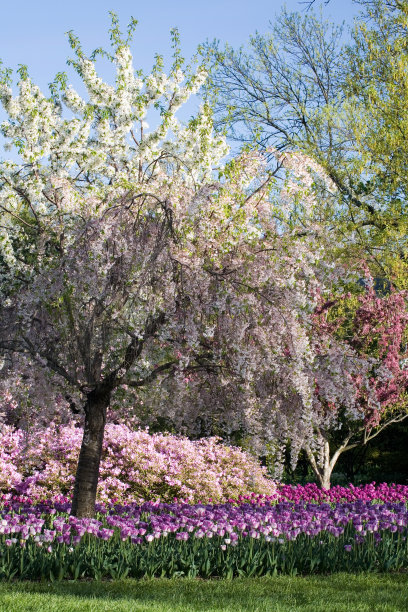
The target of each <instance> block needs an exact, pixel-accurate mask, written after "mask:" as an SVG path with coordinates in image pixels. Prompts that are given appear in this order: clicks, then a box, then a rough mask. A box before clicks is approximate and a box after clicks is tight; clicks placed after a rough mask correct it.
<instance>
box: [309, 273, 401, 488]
mask: <svg viewBox="0 0 408 612" xmlns="http://www.w3.org/2000/svg"><path fill="white" fill-rule="evenodd" d="M367 274H368V273H367ZM366 280H367V282H368V286H367V288H366V290H365V291H364V292H363V293H360V294H359V295H357V296H354V297H353V296H351V295H350V294H348V295H343V296H340V297H337V298H336V297H334V299H330V300H327V299H324V300H322V301H321V304H320V306H319V307H318V308H317V309H316V311H315V317H314V318H315V343H316V345H315V350H316V355H317V362H318V364H319V366H318V368H317V369H316V378H315V383H316V388H315V398H314V414H315V421H314V425H313V430H314V434H315V435H314V438H313V439H314V440H315V441H318V442H319V444H317V445H316V444H314V445H313V444H311V443H310V442H309V441H308V439H307V438H305V443H304V449H305V451H306V454H307V457H308V459H309V461H310V463H311V466H312V468H313V471H314V472H315V474H316V476H317V478H318V480H319V483H320V484H321V486H323V487H324V488H326V489H328V488H330V477H331V474H332V471H333V469H334V466H335V464H336V462H337V460H338V458H339V457H340V455H341V454H342V453H344V452H345V451H348V450H351V449H352V448H355V447H356V446H359V445H361V444H367V442H369V441H370V440H371V439H372V438H374V437H375V436H377V435H378V434H379V433H380V432H381V431H383V429H384V428H385V427H387V426H388V425H390V424H391V423H396V422H399V421H402V420H404V419H405V418H407V417H408V411H407V406H408V404H407V399H408V397H407V389H408V369H407V368H406V363H407V345H406V331H407V325H408V313H407V306H406V298H407V295H406V292H401V291H400V292H398V291H395V290H393V289H391V291H390V293H389V294H388V295H377V293H376V291H375V289H374V283H373V279H372V277H370V276H369V275H368V277H367V279H366ZM336 379H338V380H336ZM341 382H343V388H342V387H341V384H340V383H341ZM339 390H342V392H341V394H339ZM350 399H352V400H353V401H352V402H350ZM319 455H320V457H319Z"/></svg>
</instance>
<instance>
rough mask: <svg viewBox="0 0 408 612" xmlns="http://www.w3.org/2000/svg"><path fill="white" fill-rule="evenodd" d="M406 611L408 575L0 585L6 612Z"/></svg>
mask: <svg viewBox="0 0 408 612" xmlns="http://www.w3.org/2000/svg"><path fill="white" fill-rule="evenodd" d="M38 610H41V611H44V612H74V611H76V610H78V611H81V612H105V611H106V612H125V611H126V612H128V611H132V612H142V611H143V612H295V611H297V610H301V611H302V612H349V611H350V612H407V611H408V574H359V575H352V574H334V575H331V576H306V577H291V576H277V577H275V578H254V579H251V578H242V579H234V580H231V581H227V580H211V581H210V580H209V581H204V580H193V579H186V578H182V579H173V580H167V579H156V580H140V581H137V580H123V581H112V582H68V581H67V582H54V583H52V584H50V583H47V582H43V583H40V582H37V583H35V582H15V583H0V611H1V612H26V611H32V612H37V611H38Z"/></svg>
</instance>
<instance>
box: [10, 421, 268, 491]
mask: <svg viewBox="0 0 408 612" xmlns="http://www.w3.org/2000/svg"><path fill="white" fill-rule="evenodd" d="M37 433H38V434H40V435H35V436H33V435H32V434H31V435H30V436H27V435H26V434H25V433H24V431H22V430H19V429H13V428H12V427H10V426H6V425H5V426H3V427H2V430H1V432H0V490H3V491H4V492H8V491H10V490H14V491H15V492H18V493H20V494H24V495H26V496H28V497H31V498H33V499H37V500H38V499H45V498H49V496H53V497H55V496H58V495H61V494H68V495H69V494H70V493H71V492H72V488H73V483H74V477H75V468H76V463H77V460H78V454H79V448H80V444H81V439H82V429H81V428H80V427H77V426H75V424H74V423H71V424H69V425H66V426H60V427H57V426H56V425H50V426H49V427H47V428H45V429H43V430H41V432H37ZM275 489H276V485H275V483H274V481H273V480H271V479H269V478H267V476H266V470H265V468H263V467H261V466H260V465H259V464H258V462H257V460H256V459H255V458H253V457H252V456H251V455H249V454H248V453H246V452H244V451H243V450H241V449H239V448H237V447H232V446H227V445H224V444H221V443H220V442H219V440H218V439H217V438H214V437H213V438H204V439H201V440H197V441H192V440H189V439H188V438H185V437H182V436H174V435H165V434H149V432H148V431H145V430H137V431H134V430H132V429H130V428H129V427H127V426H126V425H124V424H121V425H118V424H113V423H109V424H108V425H107V426H106V435H105V439H104V446H103V455H102V462H101V467H100V480H99V488H98V499H99V500H100V501H105V502H106V501H108V500H115V501H121V502H124V501H127V502H140V501H145V500H149V499H160V500H162V501H166V500H167V501H169V500H173V499H174V497H177V498H179V499H183V500H186V501H188V502H197V501H199V500H201V501H209V500H213V501H221V500H227V499H228V498H232V497H237V496H238V495H239V494H240V493H250V492H255V493H259V494H261V493H262V494H267V495H273V493H274V491H275Z"/></svg>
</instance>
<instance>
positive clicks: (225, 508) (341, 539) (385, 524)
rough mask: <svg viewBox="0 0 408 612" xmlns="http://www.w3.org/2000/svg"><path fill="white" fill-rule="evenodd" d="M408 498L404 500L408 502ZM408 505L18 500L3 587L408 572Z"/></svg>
mask: <svg viewBox="0 0 408 612" xmlns="http://www.w3.org/2000/svg"><path fill="white" fill-rule="evenodd" d="M402 493H403V491H402V490H400V493H399V494H400V496H401V497H402ZM406 501H407V498H406V497H405V499H400V500H399V501H385V502H384V501H376V502H373V501H371V500H365V499H355V500H354V501H352V502H331V503H328V502H323V503H316V502H315V503H312V502H310V501H302V500H298V501H296V502H294V501H282V500H278V501H277V500H276V499H273V500H268V499H266V498H261V497H259V496H253V497H252V498H250V499H242V498H241V499H238V500H230V502H229V503H223V504H187V503H180V502H174V503H161V502H146V503H144V504H141V505H137V504H134V503H133V504H129V505H117V504H116V505H113V504H111V505H109V504H106V505H102V504H100V505H98V507H97V515H96V518H94V519H77V518H75V517H71V516H70V515H69V510H70V506H69V501H64V502H61V501H59V502H56V501H54V502H51V501H49V502H46V503H39V504H31V503H29V502H27V501H23V500H21V499H20V500H19V499H16V498H14V499H13V498H10V499H8V500H3V502H2V506H1V509H0V578H1V579H12V578H20V579H47V580H60V579H64V578H73V579H77V578H94V579H101V578H113V579H122V578H125V577H134V578H141V577H154V576H155V577H156V576H159V577H179V576H188V577H197V576H199V577H202V578H212V577H218V578H232V577H234V576H242V577H257V576H267V575H275V574H280V573H282V574H290V575H295V574H297V573H300V574H313V573H332V572H339V571H347V572H358V571H378V572H387V571H395V570H402V569H407V568H408V544H407V532H408V508H407V504H406Z"/></svg>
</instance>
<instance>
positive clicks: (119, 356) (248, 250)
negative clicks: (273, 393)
mask: <svg viewBox="0 0 408 612" xmlns="http://www.w3.org/2000/svg"><path fill="white" fill-rule="evenodd" d="M134 25H135V23H134V22H132V23H131V25H130V28H129V37H128V38H127V39H125V38H124V37H123V35H122V34H121V32H120V30H119V27H118V24H117V20H116V17H115V16H114V15H113V23H112V28H111V30H110V34H111V40H112V53H111V54H107V53H105V54H104V55H105V57H106V58H107V59H108V60H110V61H111V62H112V64H113V66H114V68H115V70H116V81H115V85H110V84H108V83H105V82H104V81H103V80H102V79H101V78H100V77H99V75H98V73H97V71H96V64H95V61H96V60H95V58H96V55H97V53H96V54H94V55H93V56H91V57H87V56H86V55H85V53H84V51H83V49H82V47H81V45H80V42H79V41H78V39H77V38H76V37H75V36H74V35H73V34H72V33H71V34H70V36H69V40H70V44H71V47H72V50H73V52H74V59H71V60H70V64H71V65H72V66H73V67H74V68H75V70H76V71H77V73H78V75H79V76H80V77H81V79H82V81H83V85H84V87H85V89H86V91H87V96H88V99H87V100H85V99H84V98H83V97H81V96H80V95H79V94H78V93H77V92H76V91H75V90H74V89H73V87H72V86H69V85H68V84H67V77H66V75H65V74H62V73H61V74H59V75H58V76H57V78H56V79H55V81H54V82H53V83H52V84H51V96H49V97H47V96H45V95H44V94H43V93H42V92H41V91H40V89H39V88H38V87H37V86H36V85H35V84H34V83H33V82H32V81H31V79H30V77H29V75H28V72H27V69H26V68H24V67H22V68H21V69H20V70H19V75H20V80H19V82H18V89H19V91H18V95H16V96H13V94H12V90H11V74H10V71H8V70H5V71H3V74H2V80H1V91H0V98H1V101H2V104H3V106H4V108H5V110H6V112H7V113H8V119H7V120H6V121H5V122H4V123H3V124H2V131H3V134H4V136H5V137H6V139H7V142H8V144H9V146H10V147H14V148H16V149H17V151H18V153H19V155H20V158H21V162H20V163H17V162H12V161H3V162H1V164H0V209H1V211H2V216H1V228H0V231H1V234H0V275H1V279H2V282H1V296H0V304H1V306H0V321H1V322H0V350H1V352H2V359H3V366H2V371H1V374H2V378H3V381H4V384H3V406H4V405H5V404H6V405H7V409H10V410H13V409H16V406H15V404H16V402H17V404H18V405H19V406H20V407H21V406H23V405H24V410H25V415H26V417H27V412H28V413H29V412H30V410H31V411H32V412H35V411H37V410H39V412H40V414H41V419H42V421H43V422H44V423H46V422H47V420H48V421H51V420H54V419H55V414H56V412H58V411H59V408H60V413H61V414H62V415H66V414H67V411H68V412H69V410H70V409H71V410H73V411H74V412H78V411H79V412H80V413H82V408H81V402H82V404H83V413H84V433H83V440H82V445H81V450H80V455H79V460H78V467H77V472H76V480H75V488H74V498H73V505H72V512H73V514H76V515H79V516H84V515H91V514H92V513H93V512H94V504H95V497H96V490H97V484H98V473H99V464H100V457H101V451H102V443H103V437H104V429H105V424H106V419H107V414H108V412H109V410H112V409H115V408H116V407H117V405H118V402H119V403H121V404H122V411H123V406H125V407H126V406H127V404H126V397H127V396H128V395H130V397H132V396H131V394H130V390H133V391H135V390H136V391H137V390H138V389H140V390H142V389H146V388H150V386H152V388H153V387H154V385H155V384H156V385H157V387H158V388H159V389H160V388H161V383H162V380H163V377H166V376H167V377H168V378H169V379H171V380H172V381H173V384H174V385H175V387H176V389H177V390H178V395H177V396H178V397H179V398H180V397H183V394H184V395H185V392H186V389H190V387H191V385H190V384H189V383H190V380H191V381H193V380H197V381H199V380H200V381H201V384H202V387H204V386H205V384H206V382H208V381H209V380H214V381H216V384H215V385H214V393H216V392H218V391H220V392H221V391H222V388H223V386H224V385H227V386H228V387H229V388H231V387H234V386H236V387H239V388H240V389H242V391H244V392H245V393H244V395H245V398H247V399H248V404H247V406H246V408H245V410H243V418H244V419H246V420H248V421H249V420H250V417H251V411H252V410H253V407H254V402H255V403H256V401H258V400H255V399H253V400H251V397H252V396H253V395H254V393H253V391H254V389H255V382H254V381H255V374H256V376H258V375H259V374H260V373H262V372H264V373H265V376H267V372H269V371H277V370H279V369H280V368H281V362H282V355H284V353H283V348H284V347H285V346H286V345H287V344H288V343H290V344H291V347H292V356H293V361H292V363H291V364H290V365H289V366H287V367H285V369H284V372H283V373H282V377H283V378H284V380H285V385H286V386H288V385H289V386H290V387H291V388H295V389H296V390H297V392H298V395H299V397H302V398H303V402H304V404H308V403H310V398H311V393H312V390H311V388H309V387H308V385H307V379H306V378H305V376H304V369H305V368H304V365H305V363H308V362H309V361H310V360H311V359H312V353H311V347H310V344H309V341H308V336H307V332H306V323H307V320H308V316H309V315H310V312H311V311H312V307H313V299H312V302H310V300H309V297H310V296H311V295H313V294H315V293H316V285H318V284H319V283H320V281H319V279H318V277H317V276H316V274H315V268H316V266H318V264H319V258H320V252H319V249H316V248H315V246H316V245H315V244H314V238H313V237H310V236H305V235H302V236H297V235H293V236H292V235H291V234H290V233H284V232H282V231H280V229H279V227H278V225H277V223H276V220H275V218H274V215H273V214H272V209H271V202H270V188H271V184H272V177H271V176H270V175H268V173H266V172H265V165H264V163H263V160H262V157H261V156H259V155H257V154H256V153H252V154H250V153H246V154H243V155H242V156H241V157H240V158H238V159H236V160H232V161H231V162H230V163H228V164H227V165H225V166H222V165H221V160H222V158H223V157H224V156H225V155H226V153H227V147H226V144H225V142H224V140H223V139H222V138H221V137H219V136H216V135H215V136H214V135H213V133H212V124H211V113H210V109H209V108H208V107H207V106H203V107H202V108H201V110H200V111H199V113H198V114H197V116H196V117H195V118H193V119H192V120H191V121H190V122H189V123H188V124H187V125H182V124H181V123H180V122H179V121H178V120H177V117H176V111H177V110H178V108H179V107H180V105H181V104H183V103H184V102H186V101H187V99H188V98H189V96H191V95H192V94H194V92H196V91H197V89H198V88H199V87H200V85H201V83H202V82H203V80H204V79H205V71H204V69H203V67H202V66H198V67H196V68H195V69H193V68H189V67H184V65H183V64H182V61H181V59H180V54H179V51H178V48H177V34H176V33H174V40H175V44H176V51H175V55H174V63H173V66H172V68H171V70H170V73H169V75H166V74H165V72H164V69H163V67H162V61H161V59H160V58H158V59H157V61H156V65H155V67H154V69H153V72H152V74H150V75H147V76H143V75H142V74H141V73H140V72H135V70H134V68H133V63H132V56H131V52H130V36H131V34H132V31H133V28H134ZM182 68H183V70H182ZM64 109H66V110H65V111H64ZM149 109H154V110H155V113H154V114H153V119H154V117H156V119H157V116H158V117H159V118H158V120H157V121H156V122H157V126H156V127H155V128H153V129H151V130H150V131H149V128H148V126H147V125H146V123H145V118H146V115H147V113H148V111H149ZM66 111H68V112H66ZM234 381H235V383H234ZM157 387H156V388H157ZM163 389H165V385H163ZM190 390H191V389H190ZM53 392H54V396H53ZM13 394H14V395H13ZM19 394H20V396H19ZM18 396H19V397H20V400H18V401H17V400H16V398H18ZM21 397H23V400H24V401H23V402H22V400H21ZM53 397H54V401H52V398H53ZM118 397H119V398H120V397H122V401H121V400H120V399H119V400H118ZM190 397H193V396H191V395H190ZM194 397H195V398H197V397H198V394H197V393H196V394H195V396H194ZM221 398H222V394H221ZM114 399H115V401H116V403H115V401H113V400H114ZM191 401H195V400H191ZM220 401H221V400H219V401H218V405H219V403H220ZM251 402H252V403H251ZM160 406H161V408H162V409H163V410H164V414H166V410H168V407H167V406H165V405H164V406H163V402H162V403H161V404H160ZM198 406H199V407H201V408H202V410H203V411H204V413H205V410H206V409H207V410H208V411H209V407H206V406H203V405H202V404H200V403H198ZM125 412H126V411H125ZM129 414H130V413H129ZM60 418H62V417H60ZM63 418H65V417H63Z"/></svg>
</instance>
